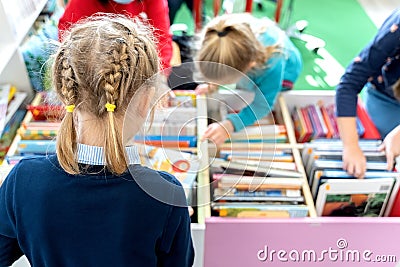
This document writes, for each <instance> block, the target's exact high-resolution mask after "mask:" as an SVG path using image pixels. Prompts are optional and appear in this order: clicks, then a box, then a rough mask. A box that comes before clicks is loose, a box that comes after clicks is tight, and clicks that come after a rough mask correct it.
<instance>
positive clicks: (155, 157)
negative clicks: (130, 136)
mask: <svg viewBox="0 0 400 267" xmlns="http://www.w3.org/2000/svg"><path fill="white" fill-rule="evenodd" d="M136 146H137V147H138V151H139V155H140V160H141V163H142V165H144V166H147V167H149V168H151V169H154V170H159V171H165V172H168V173H171V174H172V175H174V176H175V177H176V178H177V179H178V180H179V181H180V182H181V183H182V186H183V188H184V189H185V193H186V198H187V200H188V202H189V203H190V202H191V201H192V194H191V191H192V189H193V187H194V185H195V181H196V177H197V172H198V171H199V166H200V160H199V158H198V157H197V156H196V155H194V154H191V153H187V152H182V151H178V150H172V149H167V148H161V147H154V146H147V145H140V144H137V145H136Z"/></svg>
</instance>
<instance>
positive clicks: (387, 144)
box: [380, 126, 400, 170]
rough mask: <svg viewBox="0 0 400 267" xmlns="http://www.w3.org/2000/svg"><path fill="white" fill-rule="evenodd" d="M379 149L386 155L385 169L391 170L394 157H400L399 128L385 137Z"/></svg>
mask: <svg viewBox="0 0 400 267" xmlns="http://www.w3.org/2000/svg"><path fill="white" fill-rule="evenodd" d="M380 149H381V150H382V151H383V150H384V151H385V153H386V161H387V169H388V170H392V169H393V165H394V159H395V157H397V156H399V155H400V126H398V127H396V128H394V129H393V130H392V131H391V132H390V133H389V134H388V135H387V136H386V137H385V139H384V140H383V143H382V145H381V147H380Z"/></svg>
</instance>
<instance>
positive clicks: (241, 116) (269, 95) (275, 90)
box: [227, 54, 285, 132]
mask: <svg viewBox="0 0 400 267" xmlns="http://www.w3.org/2000/svg"><path fill="white" fill-rule="evenodd" d="M284 68H285V59H284V56H283V55H281V54H277V55H274V56H273V57H272V58H270V60H268V62H267V67H266V68H265V69H261V70H257V76H256V77H254V79H253V80H252V81H250V80H248V78H246V80H247V81H245V82H243V83H239V84H238V88H240V87H241V86H242V84H243V85H244V86H249V87H251V88H250V89H253V90H252V91H254V93H255V95H254V100H253V101H252V102H251V103H250V104H249V105H247V106H246V107H245V108H243V109H242V110H241V111H240V112H239V113H232V114H228V115H227V119H228V120H229V121H231V122H232V124H233V126H234V130H235V132H237V131H240V130H241V129H243V128H244V127H246V126H249V125H252V124H254V123H255V122H256V121H257V120H259V119H261V118H263V117H264V116H266V115H267V114H269V113H270V112H271V110H272V108H273V106H274V104H275V100H276V98H277V96H278V94H279V92H280V91H281V89H282V80H283V73H284Z"/></svg>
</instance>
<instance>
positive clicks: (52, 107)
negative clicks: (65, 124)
mask: <svg viewBox="0 0 400 267" xmlns="http://www.w3.org/2000/svg"><path fill="white" fill-rule="evenodd" d="M37 98H39V99H40V101H39V103H38V104H37V105H27V107H26V110H27V111H28V112H30V113H31V115H32V119H31V120H30V121H24V122H22V123H21V125H20V127H19V129H18V135H19V136H20V140H19V141H18V143H17V146H16V151H15V153H14V155H10V156H8V157H7V161H8V163H9V164H16V163H18V161H19V160H20V159H21V158H23V157H26V156H33V155H48V154H54V153H55V152H56V141H55V137H56V136H57V133H58V129H59V127H60V124H61V119H62V118H63V116H64V108H63V106H62V105H61V103H59V102H56V101H55V100H53V99H52V95H50V94H48V93H46V92H41V93H38V96H37Z"/></svg>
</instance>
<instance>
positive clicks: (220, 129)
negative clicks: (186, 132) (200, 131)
mask: <svg viewBox="0 0 400 267" xmlns="http://www.w3.org/2000/svg"><path fill="white" fill-rule="evenodd" d="M233 130H234V128H233V125H232V122H230V121H229V120H226V121H223V122H215V123H212V124H210V125H209V126H208V128H207V130H206V131H205V133H204V135H203V138H202V139H201V141H204V140H205V139H209V140H211V141H212V142H214V144H215V145H216V146H220V145H221V144H223V143H224V142H225V140H226V139H228V138H229V134H230V133H231V132H233Z"/></svg>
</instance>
